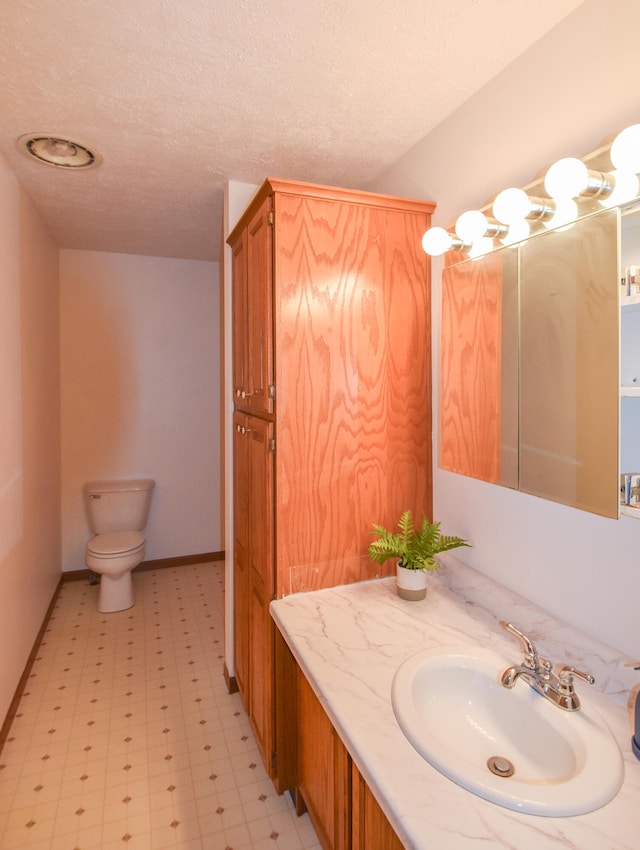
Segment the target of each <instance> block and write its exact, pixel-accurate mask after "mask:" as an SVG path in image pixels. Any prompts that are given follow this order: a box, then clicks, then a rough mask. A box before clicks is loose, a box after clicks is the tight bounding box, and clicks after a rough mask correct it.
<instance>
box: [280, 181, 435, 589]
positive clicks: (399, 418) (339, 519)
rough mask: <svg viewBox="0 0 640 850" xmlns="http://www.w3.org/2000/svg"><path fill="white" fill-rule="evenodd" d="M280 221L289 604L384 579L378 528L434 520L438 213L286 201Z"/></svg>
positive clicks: (283, 505) (284, 197)
mask: <svg viewBox="0 0 640 850" xmlns="http://www.w3.org/2000/svg"><path fill="white" fill-rule="evenodd" d="M425 206H426V205H425ZM275 215H276V231H275V272H274V274H275V280H274V284H275V335H276V339H277V351H276V385H277V392H278V399H277V405H278V413H277V424H278V435H277V436H278V447H277V492H278V511H277V530H276V535H277V536H276V552H277V592H278V594H279V595H283V594H286V593H290V592H295V591H297V590H303V589H311V588H319V587H326V586H332V585H336V584H341V583H347V582H351V581H357V580H360V579H362V578H369V577H372V576H374V575H375V574H380V573H381V572H384V571H385V570H384V568H383V569H382V570H381V569H380V568H376V567H374V566H373V565H372V564H371V562H370V561H369V559H368V558H367V555H366V550H367V546H368V544H369V542H370V539H371V538H370V535H369V531H370V529H371V526H372V524H373V523H374V522H379V523H382V524H385V525H393V524H395V523H396V522H397V519H398V517H399V515H400V514H401V512H402V511H403V510H405V509H406V508H412V509H413V510H414V512H416V513H417V514H421V513H422V512H424V513H426V514H428V515H429V516H431V510H432V508H431V404H430V398H431V375H430V365H429V364H430V346H431V336H430V322H429V303H430V291H429V278H428V265H427V258H426V256H425V254H424V252H423V251H422V248H421V237H422V234H423V233H424V231H425V229H426V228H427V226H428V223H429V215H428V214H427V212H420V213H416V212H405V211H399V210H394V209H391V210H388V209H385V208H384V207H380V206H372V205H369V204H367V203H366V202H362V203H336V202H335V201H333V200H330V199H324V198H315V197H311V198H308V197H304V196H301V195H290V194H285V193H282V194H277V195H276V198H275ZM392 567H393V565H392V564H390V565H389V569H391V568H392Z"/></svg>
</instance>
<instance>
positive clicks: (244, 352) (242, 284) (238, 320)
mask: <svg viewBox="0 0 640 850" xmlns="http://www.w3.org/2000/svg"><path fill="white" fill-rule="evenodd" d="M231 276H232V288H231V331H232V339H233V355H232V360H231V363H232V369H233V396H234V399H235V401H236V404H243V403H244V399H245V398H246V396H247V393H248V388H249V377H248V372H249V348H248V333H247V330H248V329H247V232H246V230H243V231H242V233H240V235H239V238H238V240H237V242H236V243H235V244H234V245H233V246H232V249H231Z"/></svg>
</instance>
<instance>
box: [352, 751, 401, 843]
mask: <svg viewBox="0 0 640 850" xmlns="http://www.w3.org/2000/svg"><path fill="white" fill-rule="evenodd" d="M352 781H353V792H352V793H353V843H352V850H371V848H372V847H375V848H376V850H403V847H404V845H403V843H402V842H401V841H400V839H399V838H398V836H397V835H396V833H395V831H394V829H393V827H392V826H391V824H390V823H389V821H388V820H387V817H386V815H385V813H384V812H383V811H382V809H381V808H380V806H379V804H378V801H377V800H376V798H375V797H374V796H373V794H372V793H371V790H370V789H369V787H368V785H367V783H366V782H365V781H364V779H363V778H362V776H361V775H360V773H359V771H358V769H357V768H356V766H355V765H353V780H352Z"/></svg>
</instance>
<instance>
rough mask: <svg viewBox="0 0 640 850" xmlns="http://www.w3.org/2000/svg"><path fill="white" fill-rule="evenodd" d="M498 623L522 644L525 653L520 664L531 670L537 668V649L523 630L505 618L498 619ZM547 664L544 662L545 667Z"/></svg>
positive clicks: (538, 667) (538, 659) (538, 662)
mask: <svg viewBox="0 0 640 850" xmlns="http://www.w3.org/2000/svg"><path fill="white" fill-rule="evenodd" d="M500 625H501V626H502V628H503V629H505V631H507V632H509V633H510V634H512V635H513V636H514V637H517V638H518V640H519V641H520V643H521V644H522V647H523V649H524V653H525V655H524V659H523V661H522V666H523V667H529V668H531V670H539V669H540V658H539V656H538V650H537V649H536V647H535V644H534V642H533V641H532V640H531V638H530V637H528V636H527V635H525V634H524V632H521V631H520V629H518V628H516V626H514V625H513V623H507V622H506V621H505V620H500ZM547 664H549V662H548V661H547V662H546V663H545V669H548V668H547V666H546V665H547Z"/></svg>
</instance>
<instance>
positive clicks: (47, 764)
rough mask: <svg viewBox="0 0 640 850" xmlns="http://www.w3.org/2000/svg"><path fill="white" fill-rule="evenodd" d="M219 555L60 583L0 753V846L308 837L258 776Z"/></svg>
mask: <svg viewBox="0 0 640 850" xmlns="http://www.w3.org/2000/svg"><path fill="white" fill-rule="evenodd" d="M223 575H224V572H223V565H222V564H221V563H215V564H198V565H191V566H185V567H176V568H166V569H160V570H153V571H149V572H142V573H138V574H135V575H134V581H135V586H136V604H135V605H134V607H133V608H131V609H129V610H128V611H122V612H120V613H117V614H99V613H98V611H97V608H96V601H97V594H98V588H97V587H96V586H90V585H89V584H87V583H86V582H84V581H76V582H69V583H67V584H65V585H64V586H63V588H62V590H61V592H60V595H59V598H58V600H57V604H56V607H55V610H54V612H53V615H52V618H51V620H50V622H49V627H48V630H47V632H46V634H45V636H44V639H43V643H42V646H41V648H40V652H39V653H38V657H37V660H36V661H35V663H34V666H33V669H32V674H31V678H30V680H29V684H28V685H27V687H26V689H25V694H24V696H23V698H22V700H21V703H20V707H19V711H18V716H17V717H16V719H15V720H14V722H13V725H12V727H11V731H10V734H9V738H8V740H7V742H6V744H5V746H4V749H3V751H2V754H1V755H0V848H1V850H18V848H23V847H28V848H30V850H116V848H117V849H118V850H163V848H180V850H303V848H309V850H311V849H312V850H319V848H320V845H319V844H318V841H317V838H316V835H315V833H314V831H313V828H312V827H311V824H310V822H309V819H308V816H307V815H304V816H303V817H301V818H298V817H296V815H295V812H294V810H293V806H292V803H291V800H290V799H289V796H288V795H285V796H283V797H278V796H277V794H276V793H275V790H274V788H273V785H272V783H271V781H270V780H269V779H268V777H267V775H266V773H265V771H264V769H263V766H262V762H261V761H260V756H259V755H258V750H257V748H256V745H255V741H254V739H253V735H252V733H251V729H250V726H249V722H248V719H247V716H246V714H245V712H244V710H243V708H242V704H241V701H240V697H239V695H238V694H233V695H229V694H228V693H227V688H226V685H225V681H224V677H223V674H222V670H223V640H224V632H223Z"/></svg>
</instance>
